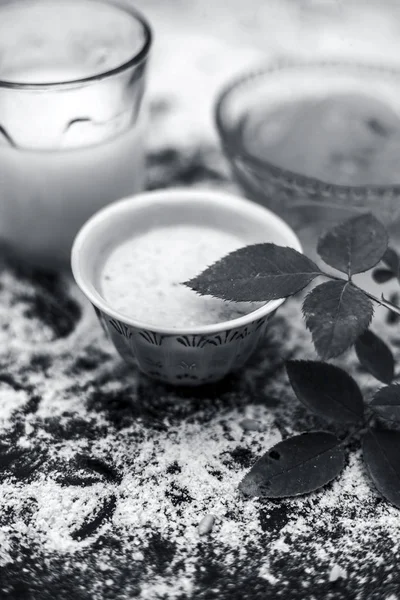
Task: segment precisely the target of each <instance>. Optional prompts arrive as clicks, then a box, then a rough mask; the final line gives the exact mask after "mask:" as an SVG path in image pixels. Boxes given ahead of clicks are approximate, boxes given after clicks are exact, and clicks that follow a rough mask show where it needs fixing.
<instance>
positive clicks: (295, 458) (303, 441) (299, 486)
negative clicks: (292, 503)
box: [239, 431, 345, 498]
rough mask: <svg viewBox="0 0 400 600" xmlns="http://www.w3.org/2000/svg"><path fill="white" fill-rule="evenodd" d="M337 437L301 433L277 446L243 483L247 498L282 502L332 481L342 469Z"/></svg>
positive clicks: (240, 486)
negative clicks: (272, 499) (282, 499)
mask: <svg viewBox="0 0 400 600" xmlns="http://www.w3.org/2000/svg"><path fill="white" fill-rule="evenodd" d="M344 459H345V457H344V452H343V448H342V447H341V446H340V442H339V440H338V439H337V437H336V436H334V435H332V434H331V433H326V432H324V431H313V432H311V433H303V434H302V435H296V436H294V437H292V438H288V439H286V440H284V441H283V442H279V444H276V445H275V446H273V447H272V448H270V449H269V450H268V452H266V454H264V456H262V457H261V458H260V459H259V460H258V461H257V462H256V463H255V465H254V466H253V467H252V469H251V470H250V471H249V473H247V475H246V476H245V477H244V478H243V479H242V481H241V482H240V484H239V489H240V491H241V492H242V493H243V494H245V495H246V496H262V497H265V498H285V497H287V496H297V495H299V494H307V493H308V492H312V491H314V490H316V489H318V488H320V487H322V486H323V485H325V484H327V483H328V482H329V481H331V480H332V479H334V478H335V477H336V476H337V475H338V474H339V473H340V471H341V470H342V469H343V467H344Z"/></svg>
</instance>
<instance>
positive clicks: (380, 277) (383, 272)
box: [372, 269, 394, 283]
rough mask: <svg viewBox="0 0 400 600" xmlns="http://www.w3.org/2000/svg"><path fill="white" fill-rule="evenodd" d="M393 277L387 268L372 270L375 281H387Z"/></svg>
mask: <svg viewBox="0 0 400 600" xmlns="http://www.w3.org/2000/svg"><path fill="white" fill-rule="evenodd" d="M393 278H394V274H393V273H392V271H390V270H389V269H375V270H374V271H373V272H372V279H373V280H374V281H375V282H376V283H387V282H388V281H390V280H391V279H393Z"/></svg>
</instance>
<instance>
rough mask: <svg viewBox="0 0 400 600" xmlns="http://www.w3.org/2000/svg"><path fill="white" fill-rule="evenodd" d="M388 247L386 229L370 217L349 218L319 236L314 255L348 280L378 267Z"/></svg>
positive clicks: (368, 215)
mask: <svg viewBox="0 0 400 600" xmlns="http://www.w3.org/2000/svg"><path fill="white" fill-rule="evenodd" d="M387 245H388V234H387V231H386V229H385V227H384V226H383V225H382V223H380V222H379V221H378V220H377V219H376V218H375V217H374V216H373V215H371V214H365V215H360V216H357V217H352V218H351V219H348V220H347V221H344V222H343V223H341V224H340V225H337V226H336V227H334V228H333V229H331V230H330V231H328V232H327V233H325V234H324V235H322V236H321V237H320V239H319V241H318V247H317V252H318V254H319V255H320V257H321V258H322V259H323V260H324V262H326V263H327V264H328V265H330V266H331V267H334V268H335V269H338V271H342V273H347V275H348V276H349V277H351V276H352V275H354V274H355V273H363V272H364V271H368V270H369V269H372V267H374V266H375V265H377V264H378V262H379V261H380V260H381V259H382V257H383V256H384V254H385V252H386V250H387Z"/></svg>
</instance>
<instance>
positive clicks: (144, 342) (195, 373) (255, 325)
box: [93, 305, 275, 386]
mask: <svg viewBox="0 0 400 600" xmlns="http://www.w3.org/2000/svg"><path fill="white" fill-rule="evenodd" d="M93 306H94V305H93ZM94 309H95V312H96V315H97V317H98V319H99V321H100V323H101V325H102V327H103V329H104V331H105V332H106V334H107V335H108V336H109V337H110V339H111V340H112V342H113V343H114V345H115V347H116V348H117V350H118V352H119V354H120V355H121V357H122V358H123V359H124V360H125V361H126V362H128V363H130V364H134V365H136V366H138V367H139V369H140V370H141V371H142V372H143V373H145V374H146V375H148V376H149V377H151V378H153V379H158V380H159V381H163V382H165V383H170V384H174V385H185V386H194V385H201V384H204V383H211V382H214V381H217V380H219V379H222V378H223V377H225V376H226V375H227V374H228V373H230V372H231V371H235V370H236V369H239V368H241V367H242V366H243V365H244V364H245V362H246V361H247V360H248V359H249V358H250V356H251V354H253V352H254V351H255V350H256V348H257V346H258V345H259V343H260V341H261V339H262V338H263V336H264V333H265V328H266V325H267V323H268V321H269V320H270V318H271V317H272V316H273V315H274V313H275V311H274V312H273V313H269V314H267V315H265V316H264V317H262V318H258V319H255V320H254V321H251V322H249V323H248V324H247V325H243V326H241V327H234V328H232V329H224V330H221V331H220V332H218V333H213V334H209V335H204V334H193V335H181V334H179V333H177V334H176V335H170V334H168V335H167V334H160V333H157V332H156V331H149V330H146V329H138V328H136V327H132V326H131V325H128V324H126V323H124V322H123V321H120V320H117V319H114V318H110V317H109V316H108V315H107V314H106V313H105V312H102V311H101V310H100V309H99V308H97V307H96V306H94Z"/></svg>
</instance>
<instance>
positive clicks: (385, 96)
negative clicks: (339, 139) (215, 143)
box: [215, 61, 400, 253]
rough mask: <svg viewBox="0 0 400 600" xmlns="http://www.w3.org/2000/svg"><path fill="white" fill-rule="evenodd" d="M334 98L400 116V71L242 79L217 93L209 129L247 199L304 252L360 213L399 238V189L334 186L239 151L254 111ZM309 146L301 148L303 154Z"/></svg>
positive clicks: (317, 70)
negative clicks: (380, 106) (362, 99)
mask: <svg viewBox="0 0 400 600" xmlns="http://www.w3.org/2000/svg"><path fill="white" fill-rule="evenodd" d="M337 92H342V93H347V94H354V93H359V94H365V95H366V96H367V97H369V96H372V97H374V98H376V99H377V100H380V101H382V102H385V103H387V104H388V106H389V107H392V108H393V107H394V108H395V110H397V112H400V111H399V102H398V98H399V97H400V70H399V69H395V68H391V67H383V66H377V65H375V66H374V65H367V64H359V63H356V62H354V63H352V62H350V61H348V62H344V61H343V62H340V61H335V62H333V61H332V62H282V63H277V64H276V65H274V66H267V67H265V68H260V69H257V70H254V71H248V72H246V73H244V74H243V75H242V76H239V77H237V78H236V79H234V80H233V81H231V82H230V83H229V84H228V85H227V86H226V87H225V89H223V90H222V91H221V93H220V95H219V97H218V99H217V102H216V106H215V121H216V127H217V130H218V133H219V137H220V140H221V144H222V146H223V149H224V152H225V154H226V156H227V158H228V160H229V161H230V164H231V167H232V169H233V172H234V175H235V177H236V179H237V181H238V182H239V183H240V185H241V186H242V188H243V189H244V190H245V192H246V195H247V196H248V197H249V198H251V199H252V200H254V201H256V202H259V203H260V204H262V205H264V206H267V207H268V208H270V209H271V210H273V211H274V212H276V213H277V214H278V215H280V216H281V217H282V218H283V219H285V221H287V222H288V223H289V224H290V225H291V227H293V229H294V230H295V231H296V233H297V234H298V235H299V237H300V239H301V241H302V243H303V245H305V246H306V247H307V252H308V253H309V248H308V243H307V239H308V236H309V233H310V231H309V230H311V229H312V231H311V233H312V234H314V233H315V239H313V241H312V243H314V242H315V240H316V237H317V235H318V231H320V230H321V229H322V228H326V227H327V226H329V225H331V224H332V223H334V222H336V221H340V220H343V219H346V218H348V217H349V216H351V215H352V214H355V213H357V212H359V211H363V212H365V211H366V210H368V211H372V212H375V213H376V214H377V216H378V217H379V218H380V219H381V220H382V221H384V222H385V224H386V225H388V226H389V225H392V224H394V222H395V221H396V220H397V223H396V224H395V225H394V230H395V232H396V233H397V230H398V219H399V217H400V185H390V184H388V185H339V184H338V183H336V182H333V181H322V180H319V179H316V178H315V177H310V176H306V175H305V174H304V173H301V172H297V173H295V172H292V171H289V170H287V169H284V168H281V167H280V166H279V164H272V163H271V162H268V161H267V160H266V159H264V158H263V157H262V156H257V155H256V154H255V153H251V152H250V151H249V150H248V148H246V144H244V143H243V131H244V123H245V121H246V119H251V116H252V115H253V114H257V111H259V109H260V106H262V107H265V109H266V110H268V109H269V108H271V109H273V108H275V107H276V106H279V105H281V104H282V103H285V102H288V101H293V100H295V99H296V98H299V99H302V98H310V97H311V98H313V99H318V98H326V97H327V96H328V95H329V94H332V95H334V94H335V93H337ZM306 147H307V144H306V142H305V148H306Z"/></svg>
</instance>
